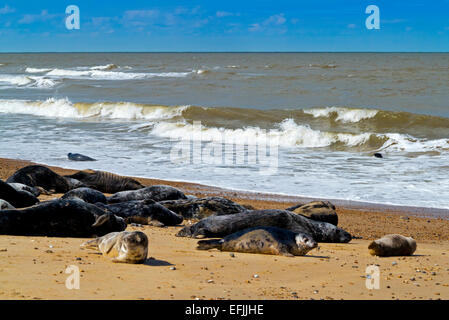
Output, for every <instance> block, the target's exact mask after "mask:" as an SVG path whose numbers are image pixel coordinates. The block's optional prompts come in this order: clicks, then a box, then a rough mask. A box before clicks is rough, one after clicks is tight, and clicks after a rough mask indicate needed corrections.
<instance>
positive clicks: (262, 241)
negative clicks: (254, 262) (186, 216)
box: [197, 227, 318, 257]
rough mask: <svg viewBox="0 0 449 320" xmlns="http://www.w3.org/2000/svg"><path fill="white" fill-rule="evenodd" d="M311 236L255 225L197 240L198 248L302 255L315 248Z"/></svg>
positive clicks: (316, 244)
mask: <svg viewBox="0 0 449 320" xmlns="http://www.w3.org/2000/svg"><path fill="white" fill-rule="evenodd" d="M317 246H318V243H316V241H315V240H313V238H312V237H311V236H309V235H307V234H304V233H296V232H292V231H289V230H285V229H280V228H276V227H256V228H249V229H244V230H241V231H238V232H236V233H233V234H230V235H228V236H226V237H224V238H223V239H221V240H201V241H198V247H197V249H199V250H208V249H214V248H215V249H218V250H220V251H234V252H244V253H261V254H273V255H284V256H287V257H293V256H303V255H305V254H307V252H309V251H310V250H312V249H313V248H316V247H317Z"/></svg>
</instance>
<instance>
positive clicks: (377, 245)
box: [368, 234, 416, 257]
mask: <svg viewBox="0 0 449 320" xmlns="http://www.w3.org/2000/svg"><path fill="white" fill-rule="evenodd" d="M368 250H369V253H370V254H371V255H372V256H379V257H391V256H411V255H412V254H413V253H414V252H415V251H416V241H415V239H413V238H411V237H405V236H403V235H400V234H387V235H385V236H383V237H382V238H380V239H377V240H374V241H373V242H371V243H370V244H369V246H368Z"/></svg>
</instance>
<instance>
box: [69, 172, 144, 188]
mask: <svg viewBox="0 0 449 320" xmlns="http://www.w3.org/2000/svg"><path fill="white" fill-rule="evenodd" d="M65 177H66V178H71V179H76V180H78V181H81V182H82V183H83V184H84V185H85V186H86V187H89V188H92V189H95V190H98V191H101V192H104V193H116V192H119V191H125V190H138V189H142V188H144V187H145V186H143V185H142V184H141V183H140V182H138V181H136V180H134V179H132V178H128V177H123V176H119V175H117V174H113V173H110V172H105V171H95V170H84V171H79V172H77V173H75V174H72V175H68V176H65Z"/></svg>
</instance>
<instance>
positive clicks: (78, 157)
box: [67, 153, 97, 161]
mask: <svg viewBox="0 0 449 320" xmlns="http://www.w3.org/2000/svg"><path fill="white" fill-rule="evenodd" d="M67 158H69V160H72V161H97V160H96V159H93V158H91V157H88V156H85V155H83V154H80V153H69V154H67Z"/></svg>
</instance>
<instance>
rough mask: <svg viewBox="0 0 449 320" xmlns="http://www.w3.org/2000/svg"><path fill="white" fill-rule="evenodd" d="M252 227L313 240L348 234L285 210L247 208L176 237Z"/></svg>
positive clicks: (210, 235)
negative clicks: (308, 237) (284, 231)
mask: <svg viewBox="0 0 449 320" xmlns="http://www.w3.org/2000/svg"><path fill="white" fill-rule="evenodd" d="M253 227H278V228H282V229H286V230H290V231H293V232H296V233H305V234H308V235H310V236H312V237H313V239H314V240H315V241H317V242H334V243H346V242H349V241H351V239H352V237H351V235H350V234H349V233H348V232H347V231H345V230H343V229H341V228H338V227H337V226H334V225H333V224H330V223H327V222H321V221H315V220H312V219H309V218H307V217H305V216H302V215H300V214H296V213H293V212H291V211H287V210H250V211H245V212H241V213H236V214H228V215H223V216H210V217H207V218H204V219H202V220H201V221H199V222H197V223H195V224H193V225H191V226H186V227H184V228H182V229H181V230H180V231H179V232H178V233H177V234H176V236H178V237H191V238H199V237H208V238H221V237H225V236H227V235H229V234H232V233H234V232H237V231H240V230H243V229H247V228H253Z"/></svg>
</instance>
